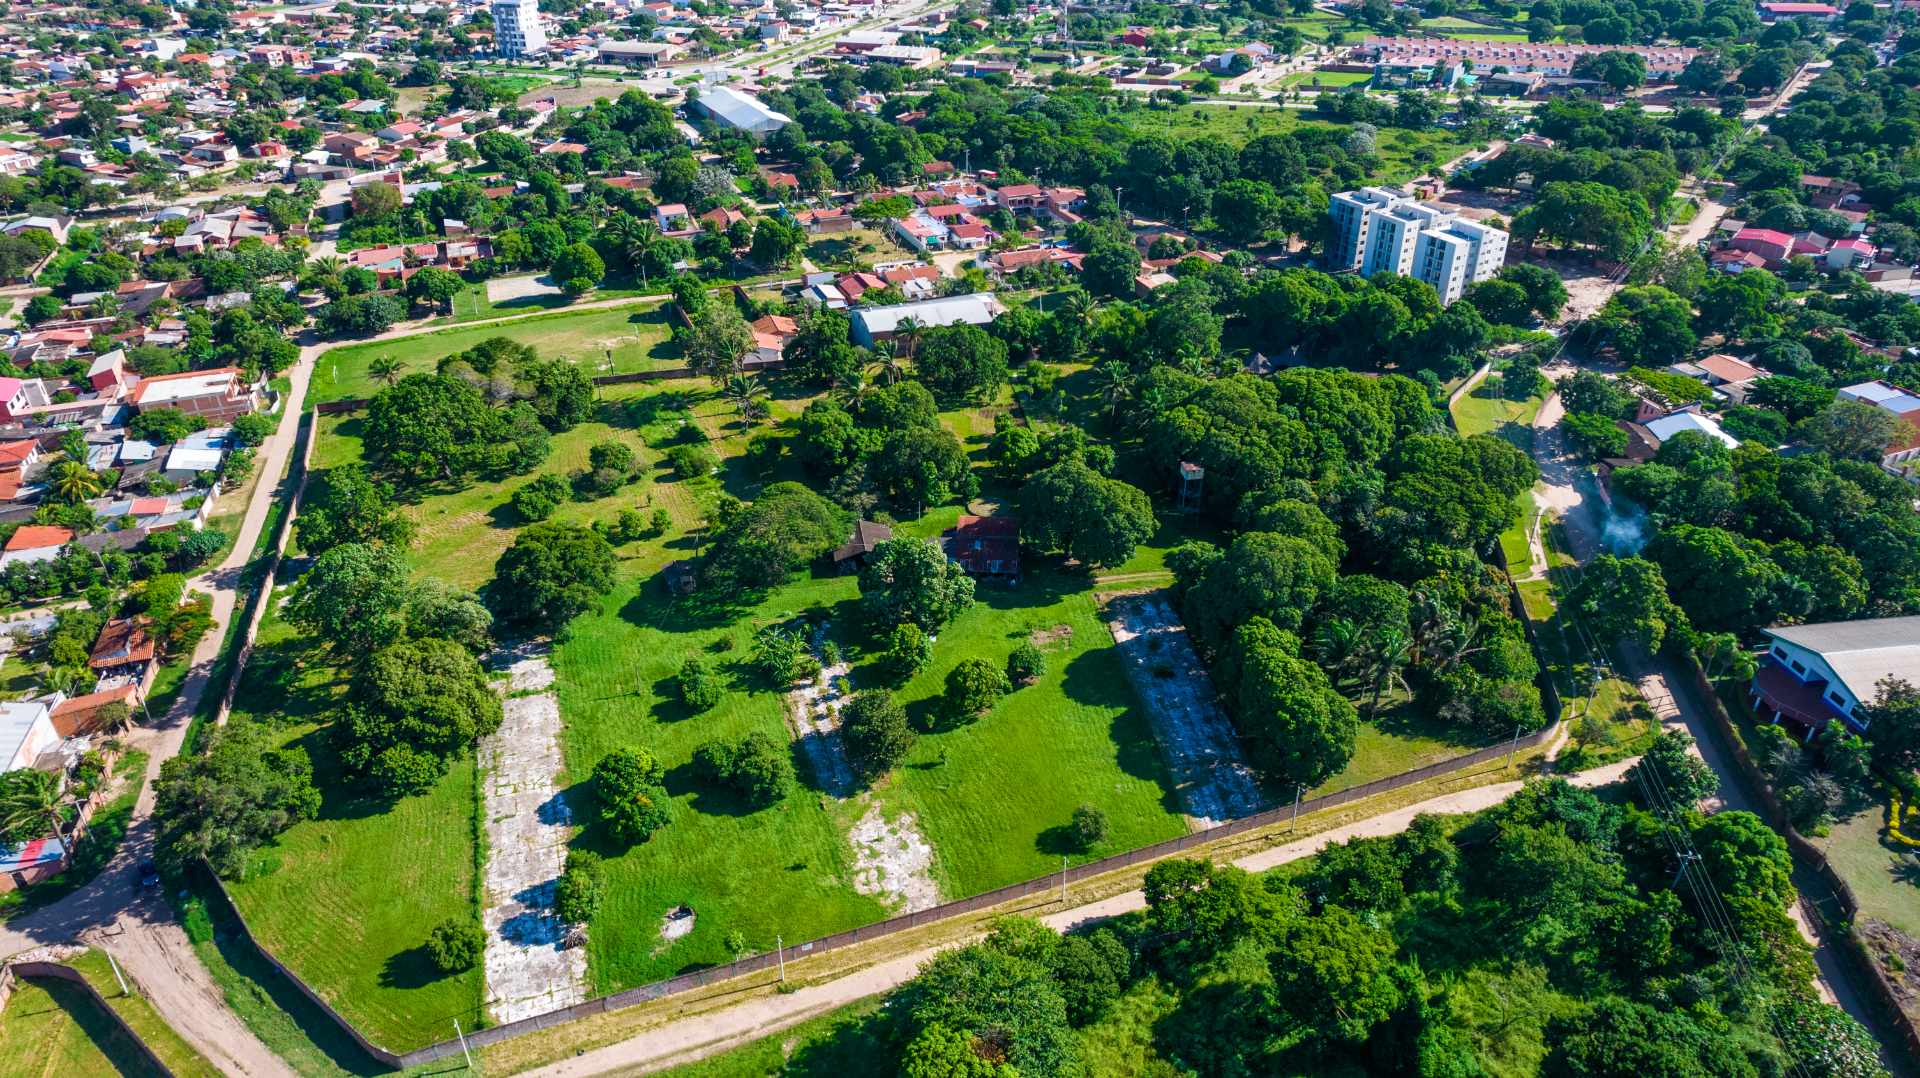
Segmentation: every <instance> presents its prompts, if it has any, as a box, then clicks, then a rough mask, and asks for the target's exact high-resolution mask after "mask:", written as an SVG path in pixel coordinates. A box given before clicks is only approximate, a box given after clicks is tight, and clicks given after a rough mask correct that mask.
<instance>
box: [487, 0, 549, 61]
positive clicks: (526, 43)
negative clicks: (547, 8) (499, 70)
mask: <svg viewBox="0 0 1920 1078" xmlns="http://www.w3.org/2000/svg"><path fill="white" fill-rule="evenodd" d="M493 47H494V50H495V51H496V52H498V53H499V54H500V55H502V56H529V55H532V54H534V53H539V52H545V51H546V49H547V32H546V31H545V30H543V29H541V28H540V7H539V4H538V3H537V2H536V0H493Z"/></svg>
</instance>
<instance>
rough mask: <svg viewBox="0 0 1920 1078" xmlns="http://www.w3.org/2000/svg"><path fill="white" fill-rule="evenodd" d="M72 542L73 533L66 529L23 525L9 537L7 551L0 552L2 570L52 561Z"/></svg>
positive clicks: (47, 525) (48, 525)
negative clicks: (28, 563) (10, 566)
mask: <svg viewBox="0 0 1920 1078" xmlns="http://www.w3.org/2000/svg"><path fill="white" fill-rule="evenodd" d="M71 542H73V532H71V531H69V530H68V529H66V528H61V527H56V526H54V525H51V524H23V525H21V526H20V527H19V528H18V529H16V530H15V531H14V533H13V534H12V535H11V536H8V537H7V546H6V549H5V551H0V569H4V568H6V567H7V566H9V565H15V564H23V563H27V562H36V561H52V560H53V559H55V558H57V557H59V556H60V551H62V550H64V549H65V548H66V545H67V544H68V543H71Z"/></svg>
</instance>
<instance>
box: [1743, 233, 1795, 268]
mask: <svg viewBox="0 0 1920 1078" xmlns="http://www.w3.org/2000/svg"><path fill="white" fill-rule="evenodd" d="M1727 246H1728V247H1730V248H1732V249H1733V250H1736V251H1747V252H1751V253H1753V254H1757V255H1759V256H1760V257H1761V258H1764V259H1766V260H1767V261H1768V262H1769V263H1779V262H1785V261H1786V260H1787V258H1788V257H1789V256H1790V255H1791V254H1792V253H1793V237H1792V236H1789V235H1787V234H1786V233H1785V232H1781V231H1778V230H1776V229H1771V228H1743V229H1741V230H1740V231H1738V232H1736V233H1734V234H1733V238H1732V239H1731V240H1728V241H1727Z"/></svg>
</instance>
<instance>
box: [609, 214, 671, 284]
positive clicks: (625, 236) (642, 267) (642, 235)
mask: <svg viewBox="0 0 1920 1078" xmlns="http://www.w3.org/2000/svg"><path fill="white" fill-rule="evenodd" d="M607 231H608V232H609V233H610V234H611V235H612V236H613V240H614V245H615V246H616V247H618V248H619V249H620V254H621V256H622V257H624V258H625V259H626V260H627V265H629V266H632V267H633V268H634V269H637V270H639V271H640V283H641V284H642V285H643V286H644V285H645V284H646V283H647V254H648V253H649V252H651V251H652V250H653V248H654V245H655V244H658V243H659V242H660V229H659V227H658V226H657V225H655V224H654V223H653V222H652V221H645V220H641V219H640V218H638V217H635V216H633V215H632V214H630V213H621V214H618V215H616V216H615V217H614V219H613V223H612V224H610V225H608V226H607Z"/></svg>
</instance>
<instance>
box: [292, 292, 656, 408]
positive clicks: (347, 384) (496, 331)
mask: <svg viewBox="0 0 1920 1078" xmlns="http://www.w3.org/2000/svg"><path fill="white" fill-rule="evenodd" d="M489 337H508V338H511V339H513V340H516V341H522V342H525V343H527V344H532V345H536V346H538V347H539V349H540V352H541V354H542V355H543V356H550V357H560V358H564V359H571V360H573V361H574V362H576V363H582V364H585V365H586V366H588V367H589V368H591V369H592V372H593V373H594V374H619V373H624V372H627V371H641V370H651V369H653V368H655V367H662V366H671V365H672V364H673V363H674V362H675V361H677V359H678V354H679V350H678V349H677V348H675V347H674V346H673V344H672V342H671V341H670V340H669V339H668V334H667V318H666V310H665V308H664V307H663V306H662V305H661V304H659V303H636V304H633V305H629V306H619V307H606V308H597V309H594V310H588V311H578V312H563V313H560V314H553V315H541V316H533V317H528V318H523V319H517V320H515V321H512V322H502V323H499V324H497V325H487V326H470V327H466V328H458V327H455V328H449V329H444V330H439V331H436V332H433V333H422V334H418V335H416V336H412V337H402V338H398V339H396V340H391V341H368V342H366V343H363V344H346V345H342V346H340V347H339V348H335V349H332V350H331V351H329V352H327V353H326V354H325V355H323V356H321V357H320V359H319V360H318V361H317V363H316V364H315V367H314V372H313V386H312V389H311V391H310V392H309V394H308V399H309V400H311V401H315V402H319V401H330V400H339V399H341V398H343V397H370V396H372V395H373V393H374V392H375V391H376V390H377V389H379V388H380V387H379V383H377V382H375V381H374V379H373V378H372V377H371V376H370V375H368V374H367V364H369V363H371V362H372V361H373V360H374V359H375V358H376V357H379V356H392V357H393V358H394V359H396V360H399V361H400V364H401V366H402V367H403V368H404V371H405V373H409V374H411V373H414V372H418V371H430V370H432V369H433V367H434V364H436V363H438V362H439V361H440V360H441V359H442V358H444V357H446V356H450V355H452V354H454V353H455V352H461V351H465V350H466V349H468V348H471V347H473V346H474V345H476V344H478V343H480V342H481V341H484V340H486V339H488V338H489ZM608 349H612V351H613V364H612V366H611V367H608V366H607V359H606V353H607V350H608Z"/></svg>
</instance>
